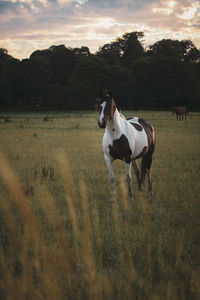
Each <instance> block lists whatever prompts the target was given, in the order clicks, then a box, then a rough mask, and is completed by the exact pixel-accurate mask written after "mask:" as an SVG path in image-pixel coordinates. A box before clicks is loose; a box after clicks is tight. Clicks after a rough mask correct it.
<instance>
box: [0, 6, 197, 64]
mask: <svg viewBox="0 0 200 300" xmlns="http://www.w3.org/2000/svg"><path fill="white" fill-rule="evenodd" d="M0 28H1V33H0V47H3V48H7V49H8V50H9V53H10V54H11V55H13V56H15V57H19V58H24V57H27V56H29V55H30V54H31V53H32V52H33V51H34V50H36V49H43V48H48V47H50V46H51V45H52V44H56V45H58V44H65V45H66V46H71V47H81V46H88V47H89V48H90V50H91V51H92V52H95V51H96V50H97V49H98V47H99V46H103V45H104V44H105V43H108V42H110V41H112V40H113V39H114V38H116V37H118V36H120V35H122V34H123V33H125V32H130V31H144V33H145V42H146V44H152V43H154V42H156V41H157V40H160V39H162V38H172V39H191V40H192V41H193V42H194V43H195V44H196V45H197V46H198V47H200V36H199V28H200V1H196V0H169V1H167V0H109V1H108V0H34V1H33V0H10V1H8V0H0Z"/></svg>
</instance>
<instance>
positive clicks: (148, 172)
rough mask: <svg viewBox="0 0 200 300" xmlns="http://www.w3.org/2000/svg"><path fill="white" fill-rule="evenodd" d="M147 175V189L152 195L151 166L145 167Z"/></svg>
mask: <svg viewBox="0 0 200 300" xmlns="http://www.w3.org/2000/svg"><path fill="white" fill-rule="evenodd" d="M147 177H148V190H149V192H150V193H151V195H152V196H153V189H152V175H151V168H150V169H147Z"/></svg>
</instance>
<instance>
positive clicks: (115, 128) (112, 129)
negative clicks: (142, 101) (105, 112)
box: [106, 108, 122, 136]
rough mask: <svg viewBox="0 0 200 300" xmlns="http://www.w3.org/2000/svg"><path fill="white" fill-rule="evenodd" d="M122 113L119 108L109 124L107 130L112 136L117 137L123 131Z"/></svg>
mask: <svg viewBox="0 0 200 300" xmlns="http://www.w3.org/2000/svg"><path fill="white" fill-rule="evenodd" d="M121 119H122V118H121V117H120V113H119V112H118V110H117V108H116V110H115V113H114V116H113V118H112V119H111V120H109V121H108V122H107V126H106V130H107V133H108V134H110V135H111V136H116V135H117V134H118V133H119V132H121V130H122V124H121Z"/></svg>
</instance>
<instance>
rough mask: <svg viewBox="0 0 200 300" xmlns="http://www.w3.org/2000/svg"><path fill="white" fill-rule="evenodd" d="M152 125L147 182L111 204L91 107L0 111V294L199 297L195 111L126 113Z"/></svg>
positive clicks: (118, 168)
mask: <svg viewBox="0 0 200 300" xmlns="http://www.w3.org/2000/svg"><path fill="white" fill-rule="evenodd" d="M124 114H125V115H126V116H127V117H128V116H130V115H139V116H141V117H144V118H146V119H147V120H149V121H150V122H151V123H152V124H153V125H154V127H155V129H156V133H157V145H156V151H155V154H154V157H153V164H152V173H153V189H154V196H153V199H152V201H151V198H150V196H149V194H148V192H147V186H146V184H145V189H144V191H143V192H142V193H139V192H138V191H137V184H136V178H135V176H134V174H133V190H134V200H135V204H134V206H132V205H130V204H129V203H128V195H127V189H126V185H125V180H124V169H125V167H124V164H123V162H120V161H116V162H115V181H116V190H117V193H116V195H117V196H116V201H115V202H114V203H110V202H108V201H107V200H108V199H109V179H108V170H107V167H106V164H105V162H104V157H103V152H102V146H101V142H102V136H103V133H104V131H103V130H100V129H98V127H97V114H96V113H89V112H88V113H82V112H78V113H69V112H66V113H49V115H48V116H49V120H48V121H44V120H43V118H44V117H46V116H47V114H42V113H40V114H34V113H31V114H28V113H27V114H22V113H21V114H14V113H13V114H10V117H11V122H8V123H5V122H3V119H0V122H1V123H0V139H1V144H0V153H1V155H0V176H1V177H0V178H1V180H0V226H1V230H0V298H1V299H6V300H7V299H8V300H10V299H14V300H15V299H19V300H23V299H34V300H35V299H36V300H37V299H120V300H121V299H142V300H143V299H170V300H171V299H198V298H200V282H199V281H200V268H199V261H200V255H199V246H200V245H199V242H200V239H199V236H200V231H199V220H200V205H199V195H200V184H199V170H200V154H199V146H200V135H199V131H200V114H199V113H191V114H190V116H189V117H188V119H187V121H179V122H177V121H176V119H175V116H174V115H172V114H171V113H170V112H146V111H141V112H125V113H124Z"/></svg>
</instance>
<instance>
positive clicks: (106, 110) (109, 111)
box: [98, 90, 116, 128]
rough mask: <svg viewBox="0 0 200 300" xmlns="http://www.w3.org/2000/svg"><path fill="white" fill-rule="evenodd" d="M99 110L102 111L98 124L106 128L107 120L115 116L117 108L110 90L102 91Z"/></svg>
mask: <svg viewBox="0 0 200 300" xmlns="http://www.w3.org/2000/svg"><path fill="white" fill-rule="evenodd" d="M98 110H99V113H100V116H99V120H98V125H99V127H100V128H105V127H106V123H107V121H108V120H111V119H112V118H113V115H114V112H115V110H116V104H115V101H114V99H113V95H112V92H111V91H110V90H107V91H105V92H103V93H101V104H100V105H98Z"/></svg>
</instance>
